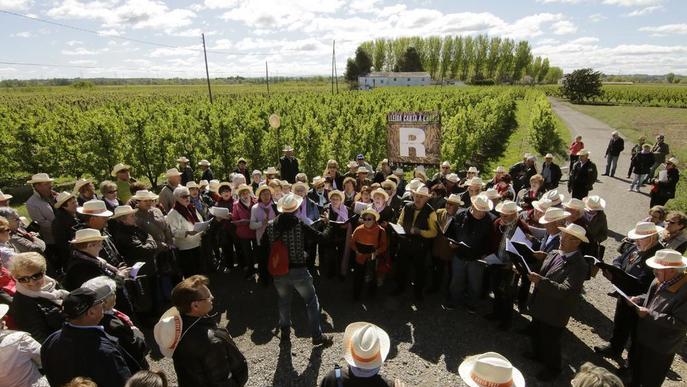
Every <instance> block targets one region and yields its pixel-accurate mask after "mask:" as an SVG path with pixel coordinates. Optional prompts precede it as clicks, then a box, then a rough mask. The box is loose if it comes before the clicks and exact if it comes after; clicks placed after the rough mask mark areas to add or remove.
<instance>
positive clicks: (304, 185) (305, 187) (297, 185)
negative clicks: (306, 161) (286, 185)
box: [291, 181, 310, 192]
mask: <svg viewBox="0 0 687 387" xmlns="http://www.w3.org/2000/svg"><path fill="white" fill-rule="evenodd" d="M297 188H303V190H305V192H308V190H309V189H310V187H309V186H308V183H303V182H302V181H297V182H295V183H293V185H292V186H291V190H292V191H294V192H295V191H296V189H297Z"/></svg>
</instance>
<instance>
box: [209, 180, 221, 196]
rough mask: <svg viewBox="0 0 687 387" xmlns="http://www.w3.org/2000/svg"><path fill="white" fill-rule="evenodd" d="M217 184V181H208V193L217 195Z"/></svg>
mask: <svg viewBox="0 0 687 387" xmlns="http://www.w3.org/2000/svg"><path fill="white" fill-rule="evenodd" d="M219 184H220V183H219V180H210V183H209V184H208V190H210V192H214V193H218V192H219Z"/></svg>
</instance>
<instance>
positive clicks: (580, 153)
mask: <svg viewBox="0 0 687 387" xmlns="http://www.w3.org/2000/svg"><path fill="white" fill-rule="evenodd" d="M589 154H590V152H589V151H588V150H586V149H580V151H579V152H577V155H578V156H587V157H589Z"/></svg>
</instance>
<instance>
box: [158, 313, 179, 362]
mask: <svg viewBox="0 0 687 387" xmlns="http://www.w3.org/2000/svg"><path fill="white" fill-rule="evenodd" d="M183 326H184V322H183V320H182V319H181V315H180V314H179V311H178V310H177V308H175V307H172V308H170V309H168V310H167V311H166V312H165V313H164V314H163V315H162V317H160V320H159V321H158V322H157V324H155V328H154V329H153V336H154V337H155V341H156V342H157V345H158V346H159V347H160V353H162V354H163V355H164V356H165V357H169V358H171V357H172V355H174V350H175V349H176V348H177V345H179V341H181V335H182V332H183Z"/></svg>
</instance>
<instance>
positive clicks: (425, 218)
mask: <svg viewBox="0 0 687 387" xmlns="http://www.w3.org/2000/svg"><path fill="white" fill-rule="evenodd" d="M412 195H413V202H411V203H408V204H406V205H404V206H403V209H402V210H401V214H400V216H399V217H398V223H399V224H400V225H401V226H403V229H404V230H405V237H404V238H402V239H401V249H400V250H399V266H398V276H397V277H396V279H397V281H398V283H397V287H396V290H395V291H394V294H396V295H399V294H401V293H403V291H404V290H405V286H406V282H407V280H408V271H409V269H410V266H411V265H412V267H413V270H414V271H415V278H414V281H413V283H414V287H413V291H414V295H415V300H416V301H422V300H423V295H422V291H423V289H424V286H425V277H426V275H427V273H426V264H427V259H428V257H429V252H430V251H431V247H432V240H433V239H434V238H435V237H436V236H437V214H436V212H434V209H433V208H432V207H431V206H430V205H429V204H428V203H427V201H428V200H429V198H430V194H429V189H428V188H427V187H426V186H425V185H424V184H422V185H420V186H419V187H418V188H417V189H416V190H414V191H412Z"/></svg>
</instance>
